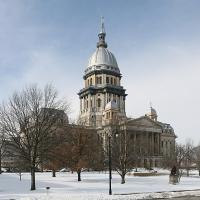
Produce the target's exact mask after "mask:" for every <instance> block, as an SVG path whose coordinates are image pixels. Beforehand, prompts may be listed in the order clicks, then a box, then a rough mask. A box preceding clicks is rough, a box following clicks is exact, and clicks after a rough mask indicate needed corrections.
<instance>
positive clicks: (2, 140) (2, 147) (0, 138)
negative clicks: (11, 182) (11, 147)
mask: <svg viewBox="0 0 200 200" xmlns="http://www.w3.org/2000/svg"><path fill="white" fill-rule="evenodd" d="M5 153H6V136H5V134H4V133H3V132H0V174H1V173H2V159H3V157H4V155H5Z"/></svg>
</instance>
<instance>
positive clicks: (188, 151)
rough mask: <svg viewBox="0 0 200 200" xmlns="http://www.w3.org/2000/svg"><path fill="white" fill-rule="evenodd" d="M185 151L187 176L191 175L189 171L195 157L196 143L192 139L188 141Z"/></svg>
mask: <svg viewBox="0 0 200 200" xmlns="http://www.w3.org/2000/svg"><path fill="white" fill-rule="evenodd" d="M185 151H186V156H185V159H184V166H185V168H186V171H187V176H189V172H190V170H191V164H192V159H193V151H194V145H193V142H192V141H191V140H187V141H186V145H185Z"/></svg>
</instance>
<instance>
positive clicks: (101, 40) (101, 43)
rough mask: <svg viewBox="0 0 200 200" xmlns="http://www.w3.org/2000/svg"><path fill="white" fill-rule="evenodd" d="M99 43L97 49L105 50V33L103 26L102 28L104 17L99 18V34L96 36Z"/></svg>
mask: <svg viewBox="0 0 200 200" xmlns="http://www.w3.org/2000/svg"><path fill="white" fill-rule="evenodd" d="M98 37H99V42H98V43H97V48H99V47H104V48H107V44H106V42H105V37H106V32H105V26H104V17H101V29H100V33H99V34H98Z"/></svg>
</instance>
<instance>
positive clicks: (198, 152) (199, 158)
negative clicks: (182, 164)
mask: <svg viewBox="0 0 200 200" xmlns="http://www.w3.org/2000/svg"><path fill="white" fill-rule="evenodd" d="M193 161H194V163H195V164H196V167H197V169H198V171H199V176H200V145H198V146H197V147H195V148H194V151H193Z"/></svg>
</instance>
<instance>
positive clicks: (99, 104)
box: [97, 99, 101, 108]
mask: <svg viewBox="0 0 200 200" xmlns="http://www.w3.org/2000/svg"><path fill="white" fill-rule="evenodd" d="M97 107H98V108H100V107H101V99H97Z"/></svg>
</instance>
